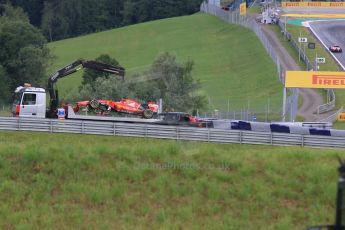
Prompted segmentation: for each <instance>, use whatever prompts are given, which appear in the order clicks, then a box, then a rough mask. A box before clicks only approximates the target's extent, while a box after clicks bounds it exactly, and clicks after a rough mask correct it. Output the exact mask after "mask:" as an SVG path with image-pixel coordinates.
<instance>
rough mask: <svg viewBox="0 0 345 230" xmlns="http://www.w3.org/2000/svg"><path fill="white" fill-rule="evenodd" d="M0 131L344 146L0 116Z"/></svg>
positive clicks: (327, 139) (293, 137) (282, 136)
mask: <svg viewBox="0 0 345 230" xmlns="http://www.w3.org/2000/svg"><path fill="white" fill-rule="evenodd" d="M0 130H11V131H38V132H47V133H77V134H97V135H109V136H130V137H150V138H160V139H174V140H188V141H203V142H213V143H236V144H259V145H280V146H305V147H325V148H345V141H344V140H345V138H344V137H331V136H313V135H300V134H288V133H272V132H271V133H268V132H253V131H242V130H230V129H229V130H223V129H214V128H210V129H207V128H193V127H182V126H166V125H149V124H131V123H117V122H101V121H85V120H58V119H36V118H34V119H32V118H31V119H30V118H16V117H0Z"/></svg>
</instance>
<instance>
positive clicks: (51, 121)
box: [49, 119, 53, 133]
mask: <svg viewBox="0 0 345 230" xmlns="http://www.w3.org/2000/svg"><path fill="white" fill-rule="evenodd" d="M49 126H50V127H49V128H50V132H51V133H53V120H51V119H50V120H49Z"/></svg>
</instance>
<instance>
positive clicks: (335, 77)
mask: <svg viewBox="0 0 345 230" xmlns="http://www.w3.org/2000/svg"><path fill="white" fill-rule="evenodd" d="M285 87H286V88H327V89H345V72H324V71H286V75H285Z"/></svg>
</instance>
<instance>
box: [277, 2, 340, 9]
mask: <svg viewBox="0 0 345 230" xmlns="http://www.w3.org/2000/svg"><path fill="white" fill-rule="evenodd" d="M282 7H283V8H284V7H320V8H345V2H282Z"/></svg>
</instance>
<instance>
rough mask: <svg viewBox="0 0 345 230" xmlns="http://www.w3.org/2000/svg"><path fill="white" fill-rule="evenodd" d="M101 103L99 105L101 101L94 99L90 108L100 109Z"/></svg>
mask: <svg viewBox="0 0 345 230" xmlns="http://www.w3.org/2000/svg"><path fill="white" fill-rule="evenodd" d="M100 104H101V103H99V101H97V100H95V99H92V100H91V101H90V107H91V108H93V109H98V108H99V106H100Z"/></svg>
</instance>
